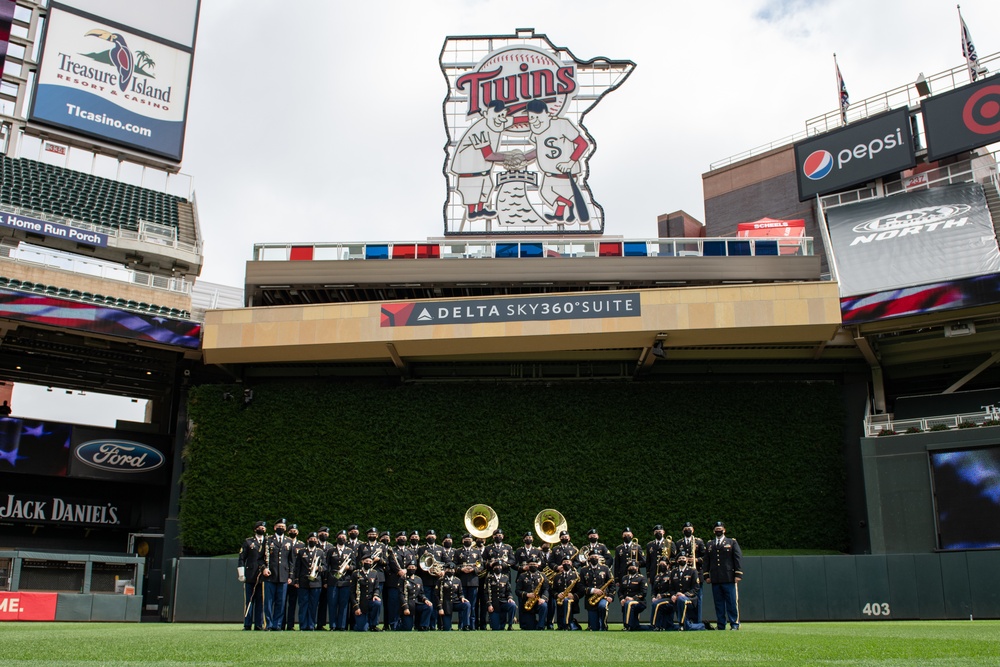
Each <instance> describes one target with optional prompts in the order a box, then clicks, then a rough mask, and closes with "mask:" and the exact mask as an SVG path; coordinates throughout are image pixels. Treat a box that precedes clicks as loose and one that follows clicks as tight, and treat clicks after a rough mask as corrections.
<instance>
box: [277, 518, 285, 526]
mask: <svg viewBox="0 0 1000 667" xmlns="http://www.w3.org/2000/svg"><path fill="white" fill-rule="evenodd" d="M279 523H288V522H287V521H285V520H284V519H278V520H277V521H275V522H274V525H275V526H277V525H278V524H279Z"/></svg>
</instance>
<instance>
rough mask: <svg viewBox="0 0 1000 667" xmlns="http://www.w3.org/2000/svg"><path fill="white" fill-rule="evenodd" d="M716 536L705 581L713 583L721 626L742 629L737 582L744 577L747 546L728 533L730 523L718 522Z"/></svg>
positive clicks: (718, 619) (709, 549) (717, 619)
mask: <svg viewBox="0 0 1000 667" xmlns="http://www.w3.org/2000/svg"><path fill="white" fill-rule="evenodd" d="M713 531H714V532H715V538H714V539H713V540H711V541H710V542H709V543H708V553H707V555H706V558H705V565H704V566H703V567H702V572H704V573H705V583H707V584H712V599H713V601H714V602H715V620H716V621H717V622H718V624H719V625H718V626H717V629H719V630H725V629H726V623H727V622H728V623H729V628H730V629H732V630H739V629H740V597H739V593H738V589H737V584H739V583H740V580H741V579H742V578H743V550H742V549H740V545H739V542H737V541H736V540H734V539H733V538H731V537H726V524H724V523H722V522H721V521H718V522H716V524H715V527H714V528H713Z"/></svg>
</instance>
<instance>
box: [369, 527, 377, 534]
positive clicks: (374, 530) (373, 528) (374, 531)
mask: <svg viewBox="0 0 1000 667" xmlns="http://www.w3.org/2000/svg"><path fill="white" fill-rule="evenodd" d="M368 532H369V533H375V534H376V535H378V528H376V527H375V526H372V527H371V528H369V529H368Z"/></svg>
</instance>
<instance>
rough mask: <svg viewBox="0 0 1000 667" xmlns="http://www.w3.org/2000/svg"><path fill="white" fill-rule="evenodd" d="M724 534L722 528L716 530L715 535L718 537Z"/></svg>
mask: <svg viewBox="0 0 1000 667" xmlns="http://www.w3.org/2000/svg"><path fill="white" fill-rule="evenodd" d="M723 535H725V532H723V531H721V530H717V531H715V536H716V537H722V536H723Z"/></svg>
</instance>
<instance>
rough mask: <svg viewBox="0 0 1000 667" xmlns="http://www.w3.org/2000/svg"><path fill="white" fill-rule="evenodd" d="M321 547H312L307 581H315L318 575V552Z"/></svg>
mask: <svg viewBox="0 0 1000 667" xmlns="http://www.w3.org/2000/svg"><path fill="white" fill-rule="evenodd" d="M320 551H321V549H317V548H315V547H314V548H313V555H312V563H311V564H310V565H309V581H316V579H317V578H318V577H319V554H320Z"/></svg>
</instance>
